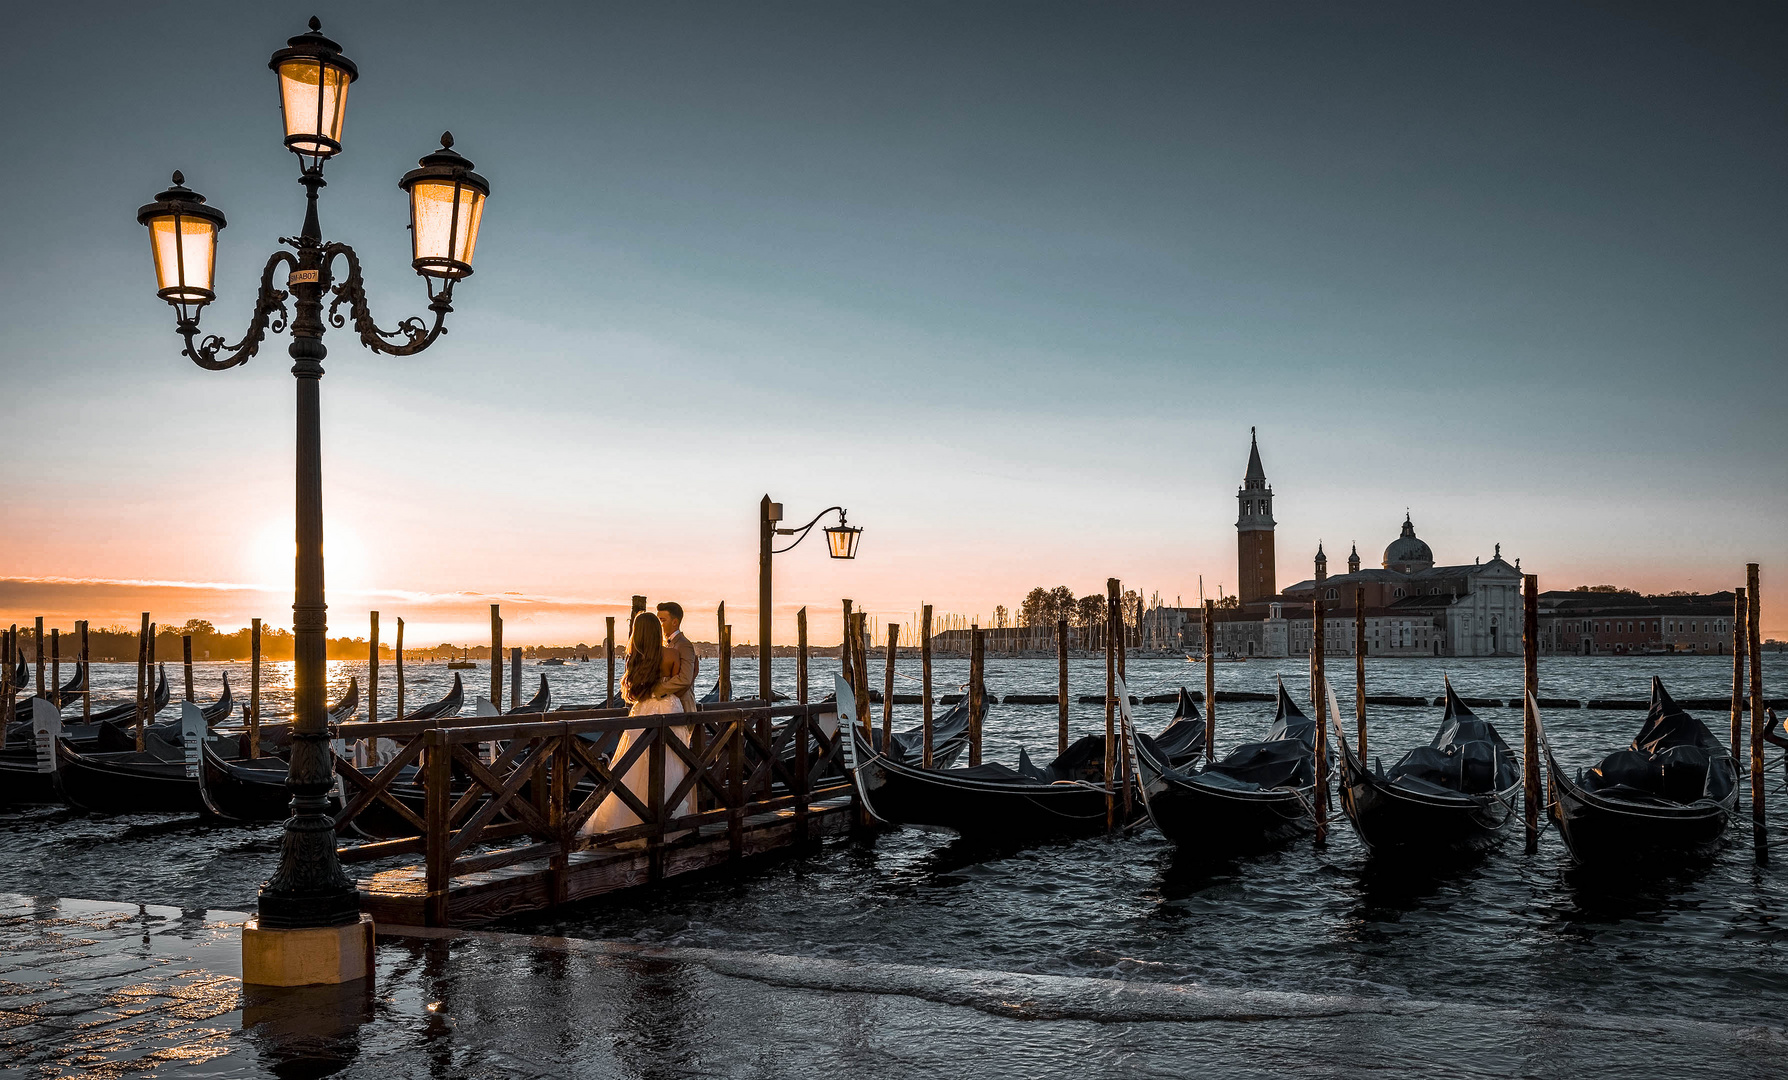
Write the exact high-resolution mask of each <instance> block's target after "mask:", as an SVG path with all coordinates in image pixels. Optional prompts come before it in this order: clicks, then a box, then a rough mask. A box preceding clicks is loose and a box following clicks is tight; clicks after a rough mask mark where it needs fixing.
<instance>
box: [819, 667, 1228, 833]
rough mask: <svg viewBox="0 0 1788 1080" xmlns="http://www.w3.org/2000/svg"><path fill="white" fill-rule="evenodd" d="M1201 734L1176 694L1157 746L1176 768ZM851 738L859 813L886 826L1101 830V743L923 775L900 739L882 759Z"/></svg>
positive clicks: (1098, 739) (1090, 740)
mask: <svg viewBox="0 0 1788 1080" xmlns="http://www.w3.org/2000/svg"><path fill="white" fill-rule="evenodd" d="M845 692H846V691H843V690H841V691H840V693H841V695H842V694H843V693H845ZM959 708H961V706H959ZM952 711H953V712H954V710H952ZM965 719H966V714H965ZM964 726H965V728H966V724H965V725H964ZM1204 734H1205V725H1204V720H1203V719H1202V718H1201V717H1199V715H1198V707H1197V706H1196V705H1195V704H1194V703H1193V701H1192V697H1191V695H1190V694H1188V693H1187V692H1186V691H1185V690H1184V689H1183V688H1182V689H1181V691H1180V700H1179V708H1178V709H1177V710H1176V711H1175V713H1174V717H1173V719H1172V720H1171V721H1170V722H1169V723H1168V725H1167V727H1166V728H1165V729H1163V730H1162V732H1161V735H1160V738H1161V739H1162V740H1163V741H1164V743H1165V745H1167V746H1169V747H1172V748H1173V749H1172V753H1174V754H1176V755H1177V758H1178V759H1179V760H1186V759H1189V758H1192V757H1196V756H1197V755H1199V754H1202V753H1203V752H1204ZM851 735H852V738H851V739H850V740H849V741H847V742H846V743H845V763H846V767H847V768H848V769H849V771H850V773H851V776H852V777H853V779H854V781H855V783H856V785H857V792H858V794H859V795H860V796H861V798H862V799H863V805H864V806H865V807H867V808H868V810H869V812H870V813H871V814H873V815H874V816H875V817H876V818H877V819H878V820H881V821H885V822H888V823H889V824H893V825H921V826H931V827H936V828H945V829H950V830H952V831H954V832H956V833H958V834H960V835H963V836H970V837H976V838H980V839H989V840H1000V841H1026V840H1038V839H1047V838H1049V837H1055V836H1072V835H1079V834H1084V833H1088V832H1097V831H1100V830H1102V829H1104V828H1105V826H1106V821H1107V813H1106V791H1105V736H1103V735H1087V736H1085V737H1083V738H1080V739H1077V740H1075V741H1074V742H1072V743H1070V744H1069V745H1068V748H1067V749H1066V750H1065V751H1063V752H1062V753H1061V754H1059V755H1057V756H1056V758H1055V759H1054V760H1053V761H1051V762H1049V763H1048V764H1047V765H1043V766H1037V765H1035V764H1033V763H1032V761H1031V759H1030V755H1029V754H1028V753H1026V751H1025V750H1024V749H1023V748H1022V747H1021V748H1020V749H1019V751H1018V765H1017V767H1016V768H1013V767H1011V766H1008V765H1003V764H999V763H993V762H984V763H982V764H980V765H972V766H969V767H967V768H961V769H953V768H949V767H948V765H947V763H946V764H944V765H936V766H935V767H933V768H930V769H927V768H924V767H923V766H922V765H920V763H919V754H918V753H917V752H915V750H914V749H913V748H909V747H904V746H902V745H901V742H900V737H899V736H896V737H895V738H894V739H892V740H890V742H892V743H894V744H895V745H894V748H893V749H892V750H891V751H890V752H887V753H883V752H882V751H881V748H880V747H879V746H876V745H872V743H871V740H869V739H867V738H865V737H864V735H863V731H862V727H861V725H859V724H853V725H851ZM965 735H966V732H965ZM921 737H922V733H921ZM965 741H966V739H965ZM934 743H935V733H934ZM936 761H937V757H936V755H935V753H934V755H933V762H934V764H935V762H936ZM1119 813H1120V815H1121V814H1122V811H1121V810H1120V812H1119Z"/></svg>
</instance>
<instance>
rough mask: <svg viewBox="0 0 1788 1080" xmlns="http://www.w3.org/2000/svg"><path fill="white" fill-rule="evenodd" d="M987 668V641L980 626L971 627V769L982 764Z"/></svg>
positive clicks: (969, 690) (969, 691)
mask: <svg viewBox="0 0 1788 1080" xmlns="http://www.w3.org/2000/svg"><path fill="white" fill-rule="evenodd" d="M986 667H987V641H986V637H985V631H983V630H982V629H981V628H980V627H979V626H973V625H971V626H970V627H969V685H968V699H969V747H968V749H969V768H971V769H972V768H974V767H975V766H977V765H979V764H981V708H982V705H983V703H984V702H986V700H987V686H986V684H985V683H984V682H983V681H982V676H983V675H984V674H985V671H986Z"/></svg>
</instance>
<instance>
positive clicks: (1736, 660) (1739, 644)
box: [1727, 587, 1751, 772]
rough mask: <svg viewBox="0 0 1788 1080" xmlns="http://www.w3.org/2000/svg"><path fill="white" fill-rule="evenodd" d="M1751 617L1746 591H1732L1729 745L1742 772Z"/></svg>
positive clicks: (1744, 763)
mask: <svg viewBox="0 0 1788 1080" xmlns="http://www.w3.org/2000/svg"><path fill="white" fill-rule="evenodd" d="M1750 617H1751V609H1750V602H1749V601H1748V600H1746V599H1745V590H1744V589H1743V588H1742V587H1741V588H1737V589H1734V590H1732V741H1731V742H1730V743H1728V744H1727V745H1728V746H1730V747H1731V748H1732V760H1733V761H1734V762H1736V763H1737V764H1738V766H1739V769H1740V771H1741V772H1742V771H1743V770H1744V769H1745V767H1746V762H1745V757H1746V755H1745V754H1744V753H1743V752H1741V751H1740V749H1739V748H1740V747H1741V746H1743V745H1744V738H1745V653H1746V652H1747V651H1748V650H1749V648H1750V640H1751V639H1750V635H1748V634H1747V633H1745V623H1746V622H1747V621H1748V620H1749V619H1750Z"/></svg>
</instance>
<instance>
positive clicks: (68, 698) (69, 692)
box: [13, 663, 88, 724]
mask: <svg viewBox="0 0 1788 1080" xmlns="http://www.w3.org/2000/svg"><path fill="white" fill-rule="evenodd" d="M86 688H88V665H86V663H77V665H75V676H73V678H72V679H68V681H66V683H63V688H61V690H59V692H57V696H55V701H59V703H61V706H63V708H68V706H72V705H80V692H82V690H86ZM14 690H23V687H14ZM30 701H32V699H30V697H27V699H23V701H14V703H13V722H14V724H30Z"/></svg>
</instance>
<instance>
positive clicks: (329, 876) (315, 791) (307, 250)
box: [257, 170, 360, 929]
mask: <svg viewBox="0 0 1788 1080" xmlns="http://www.w3.org/2000/svg"><path fill="white" fill-rule="evenodd" d="M301 183H303V184H304V187H305V195H306V199H305V201H306V207H305V214H304V229H303V231H302V232H301V233H300V234H299V236H298V266H297V269H296V270H295V271H294V272H293V273H292V275H291V280H290V281H289V283H288V285H287V288H288V289H289V290H290V291H291V293H292V299H293V301H294V305H295V308H296V311H295V314H294V315H293V318H292V344H291V347H290V348H289V349H288V350H287V351H288V352H289V353H290V355H291V357H292V377H293V378H294V379H295V380H297V384H298V386H297V389H298V430H297V446H298V461H297V480H298V486H297V499H296V510H297V515H296V517H297V532H296V537H295V539H296V541H297V556H296V559H295V561H294V564H293V595H292V638H293V641H292V645H293V658H292V660H293V663H292V675H293V684H294V685H293V704H292V754H291V769H290V771H289V772H288V773H287V775H286V788H287V789H288V790H289V791H291V793H292V816H291V817H290V818H289V819H287V821H286V831H285V835H284V836H283V837H282V838H281V840H280V845H279V868H278V869H277V870H275V871H274V873H273V876H272V877H271V878H269V879H268V880H267V882H266V884H265V885H263V886H262V887H261V895H260V899H259V902H258V904H257V908H258V913H259V915H260V925H261V926H262V927H265V928H268V929H302V928H308V927H323V926H342V925H346V924H348V923H351V922H356V921H358V920H359V918H360V893H359V890H358V889H357V888H356V887H355V885H354V883H353V882H352V881H351V880H349V879H348V875H347V874H346V873H344V872H343V871H342V868H341V862H340V861H339V860H338V859H337V858H336V855H335V819H334V818H333V817H332V816H331V815H330V814H329V803H328V794H329V788H330V786H331V781H332V780H333V778H334V772H335V770H334V763H333V762H332V761H331V760H330V754H329V720H328V712H327V709H328V707H327V705H326V704H325V700H324V687H325V684H326V683H327V680H328V673H327V668H328V618H327V612H328V605H327V604H325V603H324V598H323V430H322V382H323V358H324V357H325V356H327V355H328V349H327V348H325V347H324V345H323V331H324V325H323V285H322V250H323V233H322V229H321V227H320V226H319V224H318V222H317V189H318V188H319V187H321V186H322V184H323V178H322V176H321V175H320V174H319V173H317V172H315V171H313V170H307V171H306V173H305V176H304V179H303V180H302V181H301Z"/></svg>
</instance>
